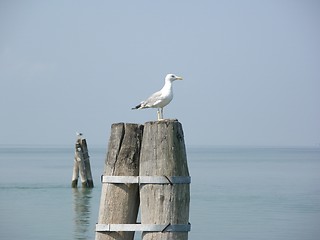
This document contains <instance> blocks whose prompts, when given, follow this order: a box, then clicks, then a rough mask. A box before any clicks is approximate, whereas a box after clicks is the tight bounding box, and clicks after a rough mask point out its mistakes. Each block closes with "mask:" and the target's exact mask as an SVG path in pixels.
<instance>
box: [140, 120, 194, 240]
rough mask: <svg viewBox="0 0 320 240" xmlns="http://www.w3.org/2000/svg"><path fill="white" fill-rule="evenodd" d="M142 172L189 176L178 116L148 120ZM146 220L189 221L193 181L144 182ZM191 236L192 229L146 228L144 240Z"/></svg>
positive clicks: (143, 218) (178, 239)
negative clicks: (148, 230)
mask: <svg viewBox="0 0 320 240" xmlns="http://www.w3.org/2000/svg"><path fill="white" fill-rule="evenodd" d="M140 176H167V177H170V176H189V171H188V165H187V157H186V150H185V144H184V136H183V130H182V125H181V124H180V123H179V122H178V121H177V120H163V121H156V122H147V123H146V124H145V125H144V130H143V140H142V146H141V154H140ZM140 201H141V223H142V224H188V223H189V203H190V187H189V184H172V185H170V184H140ZM151 239H157V240H164V239H166V240H169V239H175V240H187V239H188V232H143V233H142V240H151Z"/></svg>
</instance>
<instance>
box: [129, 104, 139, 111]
mask: <svg viewBox="0 0 320 240" xmlns="http://www.w3.org/2000/svg"><path fill="white" fill-rule="evenodd" d="M140 107H141V103H140V104H139V105H137V106H135V107H133V108H131V110H135V109H139V108H140Z"/></svg>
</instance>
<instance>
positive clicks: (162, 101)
mask: <svg viewBox="0 0 320 240" xmlns="http://www.w3.org/2000/svg"><path fill="white" fill-rule="evenodd" d="M175 80H182V77H178V76H177V75H175V74H171V73H170V74H167V76H166V78H165V80H164V86H163V88H162V89H161V90H160V91H158V92H155V93H154V94H152V95H151V96H150V97H149V98H148V99H147V100H145V101H142V102H141V103H140V104H139V105H137V106H135V107H134V108H132V109H144V108H157V109H158V110H157V114H158V121H159V120H163V108H164V107H165V106H167V105H168V104H169V103H170V102H171V100H172V98H173V91H172V82H173V81H175Z"/></svg>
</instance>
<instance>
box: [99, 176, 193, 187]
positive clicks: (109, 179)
mask: <svg viewBox="0 0 320 240" xmlns="http://www.w3.org/2000/svg"><path fill="white" fill-rule="evenodd" d="M101 182H102V183H114V184H119V183H123V184H129V183H137V184H170V185H172V184H190V183H191V177H190V176H172V177H168V176H101Z"/></svg>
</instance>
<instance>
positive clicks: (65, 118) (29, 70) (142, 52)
mask: <svg viewBox="0 0 320 240" xmlns="http://www.w3.org/2000/svg"><path fill="white" fill-rule="evenodd" d="M319 24H320V2H319V1H316V0H314V1H312V0H301V1H298V0H280V1H279V0H269V1H259V0H258V1H254V0H242V1H237V0H228V1H224V0H221V1H214V0H210V1H209V0H208V1H206V0H203V1H188V0H176V1H172V0H170V1H169V0H163V1H147V0H142V1H107V0H96V1H84V0H77V1H71V0H70V1H66V0H55V1H42V0H29V1H24V0H2V1H1V2H0V36H1V37H0V109H1V112H0V123H1V124H0V136H1V138H0V144H1V145H7V144H9V145H12V144H13V145H15V144H19V145H20V144H26V145H39V144H40V145H42V144H43V145H65V146H69V145H70V146H73V144H74V142H75V138H76V135H75V132H76V131H80V132H83V133H84V136H85V137H86V139H87V142H88V145H99V146H100V145H101V146H105V145H106V144H107V143H108V139H109V134H110V128H111V124H113V123H118V122H125V123H140V124H143V123H145V122H148V121H154V120H156V119H157V114H156V109H145V110H139V111H138V110H135V111H133V110H131V107H133V106H135V105H137V104H138V103H140V101H142V100H144V99H145V98H147V97H148V96H149V95H150V94H151V93H153V92H155V91H157V90H159V89H160V88H161V87H162V86H163V84H164V77H165V75H166V74H167V73H174V74H177V75H179V76H182V77H183V78H184V80H183V81H176V82H174V83H173V85H174V86H173V87H174V99H173V101H172V102H171V103H170V104H169V105H168V106H167V107H165V109H164V117H165V118H170V119H175V118H176V119H178V120H179V121H180V122H181V124H182V126H183V130H184V135H185V142H186V145H190V146H203V145H205V146H318V147H319V146H320V106H319V105H320V94H319V92H320V70H319V69H320V44H319V43H320V28H319Z"/></svg>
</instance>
